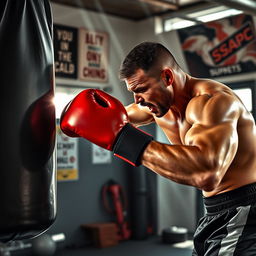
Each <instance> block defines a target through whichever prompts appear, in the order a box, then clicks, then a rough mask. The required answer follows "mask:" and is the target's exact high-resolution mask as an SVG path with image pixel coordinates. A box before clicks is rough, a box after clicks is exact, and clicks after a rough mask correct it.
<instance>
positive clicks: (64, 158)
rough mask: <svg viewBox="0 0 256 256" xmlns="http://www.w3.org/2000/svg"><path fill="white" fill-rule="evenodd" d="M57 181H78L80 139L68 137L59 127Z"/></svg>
mask: <svg viewBox="0 0 256 256" xmlns="http://www.w3.org/2000/svg"><path fill="white" fill-rule="evenodd" d="M57 180H58V181H73V180H78V139H77V138H71V137H68V136H66V135H65V134H64V133H63V132H62V131H61V129H60V127H59V125H58V126H57Z"/></svg>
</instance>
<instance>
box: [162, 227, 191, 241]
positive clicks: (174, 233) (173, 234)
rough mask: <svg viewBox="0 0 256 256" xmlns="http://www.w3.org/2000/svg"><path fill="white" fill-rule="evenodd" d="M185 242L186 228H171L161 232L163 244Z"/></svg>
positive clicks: (186, 238)
mask: <svg viewBox="0 0 256 256" xmlns="http://www.w3.org/2000/svg"><path fill="white" fill-rule="evenodd" d="M187 240H188V230H187V229H186V228H183V227H176V226H171V227H168V228H165V229H163V231H162V241H163V243H165V244H175V243H181V242H185V241H187Z"/></svg>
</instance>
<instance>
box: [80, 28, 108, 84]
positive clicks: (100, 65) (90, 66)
mask: <svg viewBox="0 0 256 256" xmlns="http://www.w3.org/2000/svg"><path fill="white" fill-rule="evenodd" d="M78 58H79V79H80V80H84V81H93V82H107V81H108V34H107V33H103V32H96V31H90V30H87V29H84V28H80V29H79V54H78Z"/></svg>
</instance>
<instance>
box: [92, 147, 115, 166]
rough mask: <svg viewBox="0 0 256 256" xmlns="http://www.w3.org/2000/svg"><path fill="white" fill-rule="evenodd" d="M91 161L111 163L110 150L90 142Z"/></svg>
mask: <svg viewBox="0 0 256 256" xmlns="http://www.w3.org/2000/svg"><path fill="white" fill-rule="evenodd" d="M92 163H93V164H109V163H111V152H110V151H109V150H106V149H104V148H101V147H99V146H97V145H95V144H92Z"/></svg>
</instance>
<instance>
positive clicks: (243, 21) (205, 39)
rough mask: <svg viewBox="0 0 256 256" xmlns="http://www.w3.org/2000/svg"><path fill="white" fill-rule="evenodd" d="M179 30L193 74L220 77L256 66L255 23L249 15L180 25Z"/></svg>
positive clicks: (252, 69) (255, 67)
mask: <svg viewBox="0 0 256 256" xmlns="http://www.w3.org/2000/svg"><path fill="white" fill-rule="evenodd" d="M178 34H179V38H180V42H181V45H182V49H183V51H184V54H185V59H186V62H187V65H188V68H189V71H190V74H191V75H192V76H196V77H219V76H228V75H234V74H239V73H246V72H255V70H256V34H255V25H254V23H253V19H252V17H251V16H249V15H243V14H242V15H237V16H233V17H230V18H225V19H221V20H217V21H213V22H209V23H205V24H202V25H197V26H193V27H189V28H187V29H181V30H178ZM195 63H196V65H195Z"/></svg>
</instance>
